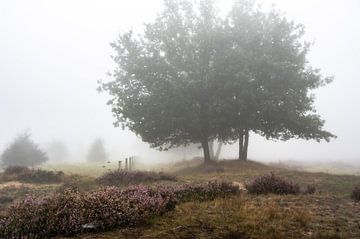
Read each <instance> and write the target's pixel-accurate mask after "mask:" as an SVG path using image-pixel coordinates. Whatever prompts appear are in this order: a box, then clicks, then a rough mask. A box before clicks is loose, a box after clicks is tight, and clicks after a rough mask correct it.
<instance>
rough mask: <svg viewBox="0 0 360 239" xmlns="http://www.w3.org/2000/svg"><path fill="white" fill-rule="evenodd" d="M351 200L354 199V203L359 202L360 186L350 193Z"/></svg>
mask: <svg viewBox="0 0 360 239" xmlns="http://www.w3.org/2000/svg"><path fill="white" fill-rule="evenodd" d="M351 198H352V199H354V200H355V201H360V186H356V187H355V188H354V189H353V191H352V193H351Z"/></svg>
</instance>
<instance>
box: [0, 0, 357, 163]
mask: <svg viewBox="0 0 360 239" xmlns="http://www.w3.org/2000/svg"><path fill="white" fill-rule="evenodd" d="M218 2H219V6H220V8H221V10H222V11H223V12H224V13H225V12H226V11H227V9H229V6H230V5H231V3H232V1H230V0H226V1H221V0H220V1H218ZM269 2H270V1H266V3H264V5H265V7H268V6H269V5H270V4H269ZM273 3H275V4H276V6H277V8H278V9H280V10H282V11H284V12H286V14H287V16H288V17H289V18H290V19H294V20H295V21H296V22H299V23H302V24H304V25H305V27H306V38H307V39H308V40H310V41H313V42H314V45H313V47H312V48H311V51H310V56H309V59H310V62H311V65H312V66H315V67H319V68H321V69H322V73H323V74H324V75H334V77H335V80H334V82H333V83H332V84H330V85H328V86H326V87H323V88H320V89H319V90H317V91H316V92H315V93H316V108H317V110H318V113H319V114H320V115H321V116H322V118H323V119H324V120H326V124H325V127H324V128H325V129H326V130H328V131H330V132H332V133H334V134H335V135H337V136H338V138H337V139H334V140H332V141H331V142H330V143H326V142H322V143H317V142H316V141H305V140H290V141H288V142H281V141H266V140H265V139H263V138H261V137H259V136H255V135H251V137H250V145H249V147H250V148H249V157H250V158H252V159H256V160H260V161H269V160H272V161H274V160H275V161H276V160H288V159H290V160H304V161H309V162H310V161H314V160H335V161H345V162H351V161H356V160H357V159H360V147H359V140H358V136H359V135H360V126H359V122H360V107H358V103H359V102H360V94H359V93H358V90H359V89H360V81H359V77H360V72H359V69H358V68H359V60H358V57H359V56H360V46H359V42H360V24H359V23H360V15H359V14H358V13H359V11H360V2H359V1H357V0H344V1H329V0H318V1H311V0H297V1H286V0H278V1H273ZM161 7H162V1H161V0H156V1H145V0H144V1H140V0H132V1H116V0H113V1H110V0H106V1H90V0H77V1H70V0H54V1H46V0H43V1H39V0H33V1H25V0H23V1H19V0H12V1H2V2H1V3H0V152H1V151H2V150H3V149H4V148H5V147H6V146H7V144H9V143H10V142H11V141H12V140H13V138H14V137H15V136H16V135H18V134H19V133H21V132H24V131H28V132H30V133H31V134H32V138H33V139H34V141H36V142H37V143H39V144H40V145H41V146H42V147H43V148H44V149H46V148H47V147H48V146H49V144H51V142H53V141H54V140H56V141H62V142H64V143H65V144H66V146H67V147H68V148H69V151H70V155H71V159H72V160H83V159H84V155H86V152H87V150H88V148H89V146H90V144H91V142H92V141H93V139H94V138H96V137H101V138H103V139H104V141H105V145H106V149H107V150H108V152H109V154H110V159H113V160H115V159H118V158H122V157H125V156H129V155H139V156H141V158H142V159H143V160H146V161H148V162H159V160H161V161H164V160H167V159H173V158H184V157H192V156H195V155H201V153H202V152H201V151H198V152H197V150H188V151H187V150H176V151H174V152H165V153H164V152H159V151H156V150H154V149H150V148H149V146H148V145H147V144H146V143H143V142H142V141H141V139H140V138H139V137H137V136H135V135H134V134H133V133H131V132H129V131H127V130H122V129H121V128H114V126H113V125H112V123H113V122H114V119H113V117H112V115H111V111H110V108H109V107H108V106H106V101H107V99H108V97H107V96H106V94H99V93H98V92H97V91H96V88H97V86H98V84H97V81H98V80H106V79H107V76H106V72H107V71H112V70H113V68H114V64H113V62H112V59H111V58H110V55H112V54H113V52H112V49H111V47H110V45H109V43H110V42H112V41H114V40H115V39H116V37H117V35H118V34H119V33H120V32H123V31H126V30H129V29H133V30H134V31H135V32H140V31H141V29H142V27H143V25H142V24H143V22H148V21H151V20H152V19H153V18H154V17H155V15H156V12H158V11H159V10H161ZM237 150H238V149H237V145H234V146H226V147H225V148H224V150H223V153H222V155H221V157H223V158H224V157H226V158H235V157H236V156H237Z"/></svg>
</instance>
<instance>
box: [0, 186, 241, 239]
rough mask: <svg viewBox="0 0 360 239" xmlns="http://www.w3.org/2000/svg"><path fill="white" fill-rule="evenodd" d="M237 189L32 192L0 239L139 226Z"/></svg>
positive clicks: (10, 215)
mask: <svg viewBox="0 0 360 239" xmlns="http://www.w3.org/2000/svg"><path fill="white" fill-rule="evenodd" d="M236 192H237V191H236V189H235V188H233V186H231V184H229V183H221V182H211V183H206V184H201V185H197V186H191V185H182V186H181V185H180V186H177V187H169V186H167V187H165V186H159V187H156V188H150V187H146V186H143V185H138V186H132V187H129V188H126V189H124V190H121V189H119V188H117V187H104V188H101V189H98V190H96V191H93V192H87V193H79V192H75V191H68V190H65V191H64V192H63V193H62V194H60V193H58V194H55V195H53V196H51V197H48V198H39V199H36V198H33V197H28V198H26V199H25V200H23V201H21V202H20V203H17V204H14V205H13V206H11V207H9V208H8V209H7V211H6V215H5V216H4V217H3V218H2V219H0V238H49V237H53V236H57V235H62V236H74V235H77V234H80V233H82V232H85V231H86V230H87V229H86V227H93V228H95V230H104V229H107V228H111V227H122V226H133V225H136V224H139V223H146V222H147V221H148V220H149V219H151V218H152V217H154V216H158V215H162V214H163V213H165V212H167V211H169V210H173V209H174V207H175V205H176V204H177V203H179V202H182V201H187V200H191V199H200V200H206V199H213V198H214V197H216V196H225V195H227V194H230V193H236Z"/></svg>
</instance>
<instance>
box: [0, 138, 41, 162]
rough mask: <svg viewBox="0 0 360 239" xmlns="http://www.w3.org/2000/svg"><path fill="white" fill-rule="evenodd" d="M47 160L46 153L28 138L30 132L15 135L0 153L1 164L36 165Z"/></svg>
mask: <svg viewBox="0 0 360 239" xmlns="http://www.w3.org/2000/svg"><path fill="white" fill-rule="evenodd" d="M47 160H48V157H47V155H46V154H45V152H44V151H42V150H41V149H40V148H39V146H38V145H37V144H36V143H34V141H32V140H31V139H30V134H27V133H24V134H21V135H19V136H17V137H16V138H15V139H14V141H13V142H12V143H11V144H10V145H9V146H8V147H7V148H6V149H5V150H4V152H3V153H2V155H1V165H2V166H4V167H8V166H27V167H30V166H31V167H32V166H37V165H39V164H42V163H44V162H46V161H47Z"/></svg>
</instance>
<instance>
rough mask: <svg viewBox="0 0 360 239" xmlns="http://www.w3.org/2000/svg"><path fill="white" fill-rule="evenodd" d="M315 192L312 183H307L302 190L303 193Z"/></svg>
mask: <svg viewBox="0 0 360 239" xmlns="http://www.w3.org/2000/svg"><path fill="white" fill-rule="evenodd" d="M315 192H316V187H315V186H313V185H308V186H306V188H305V190H304V192H303V193H304V194H314V193H315Z"/></svg>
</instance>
